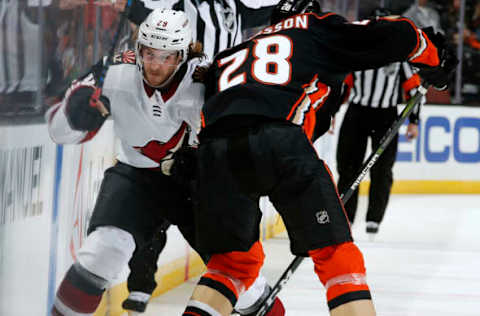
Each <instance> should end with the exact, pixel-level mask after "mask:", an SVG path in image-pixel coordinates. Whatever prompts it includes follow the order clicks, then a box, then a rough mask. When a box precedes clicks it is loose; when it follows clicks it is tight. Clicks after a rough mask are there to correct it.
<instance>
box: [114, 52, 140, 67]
mask: <svg viewBox="0 0 480 316" xmlns="http://www.w3.org/2000/svg"><path fill="white" fill-rule="evenodd" d="M120 64H136V56H135V51H133V50H126V51H124V52H122V53H118V54H115V55H114V56H113V63H112V65H120Z"/></svg>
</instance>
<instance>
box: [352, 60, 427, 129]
mask: <svg viewBox="0 0 480 316" xmlns="http://www.w3.org/2000/svg"><path fill="white" fill-rule="evenodd" d="M419 85H420V77H419V76H418V74H416V73H415V72H414V71H413V69H412V67H411V66H410V64H408V63H407V62H402V63H400V62H398V63H393V64H390V65H387V66H385V67H382V68H377V69H369V70H363V71H356V72H354V73H353V85H352V89H351V92H350V98H349V101H350V103H353V104H357V105H360V106H365V107H371V108H384V109H385V108H390V107H394V106H397V104H398V103H401V102H402V101H403V97H402V93H405V97H406V99H408V98H410V97H412V96H413V95H415V93H416V92H417V87H418V86H419ZM425 101H426V99H425V97H423V98H422V100H421V102H420V103H421V105H423V104H425ZM419 109H420V107H418V106H417V107H416V108H415V110H414V113H413V116H412V118H416V119H414V121H417V120H418V114H419Z"/></svg>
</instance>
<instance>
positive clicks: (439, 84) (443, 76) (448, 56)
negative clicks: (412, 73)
mask: <svg viewBox="0 0 480 316" xmlns="http://www.w3.org/2000/svg"><path fill="white" fill-rule="evenodd" d="M422 30H423V32H424V33H425V34H427V36H428V38H429V39H430V41H431V42H432V43H433V44H434V45H435V47H437V50H438V57H439V58H440V64H439V66H437V67H426V66H421V65H416V64H414V66H417V67H418V68H420V71H419V72H418V74H419V76H420V77H421V78H422V79H424V80H425V81H426V82H427V84H431V85H432V86H433V87H434V88H435V89H436V90H439V91H442V90H445V89H447V88H448V84H449V83H450V79H451V77H452V75H453V73H454V71H455V68H456V67H457V64H458V58H457V55H456V52H455V49H454V48H453V47H452V46H450V45H448V44H447V42H446V38H445V36H444V35H443V34H441V33H435V32H434V30H433V28H432V27H428V28H425V29H422Z"/></svg>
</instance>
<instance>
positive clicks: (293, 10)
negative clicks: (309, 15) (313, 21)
mask: <svg viewBox="0 0 480 316" xmlns="http://www.w3.org/2000/svg"><path fill="white" fill-rule="evenodd" d="M321 11H322V6H321V4H320V0H280V2H279V3H278V4H277V5H276V6H275V8H274V9H273V12H272V16H271V17H270V23H271V24H276V23H278V22H280V21H281V20H283V19H286V18H288V17H290V16H293V15H296V14H300V13H306V12H313V13H317V14H319V13H320V12H321Z"/></svg>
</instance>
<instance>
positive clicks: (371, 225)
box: [367, 222, 380, 234]
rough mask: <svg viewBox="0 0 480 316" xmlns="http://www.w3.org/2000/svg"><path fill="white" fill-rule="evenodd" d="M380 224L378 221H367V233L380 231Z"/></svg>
mask: <svg viewBox="0 0 480 316" xmlns="http://www.w3.org/2000/svg"><path fill="white" fill-rule="evenodd" d="M379 226H380V225H379V224H378V223H376V222H367V233H369V234H376V233H378V227H379Z"/></svg>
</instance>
